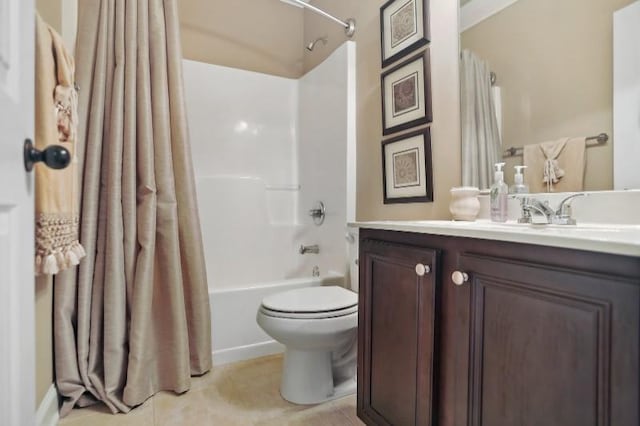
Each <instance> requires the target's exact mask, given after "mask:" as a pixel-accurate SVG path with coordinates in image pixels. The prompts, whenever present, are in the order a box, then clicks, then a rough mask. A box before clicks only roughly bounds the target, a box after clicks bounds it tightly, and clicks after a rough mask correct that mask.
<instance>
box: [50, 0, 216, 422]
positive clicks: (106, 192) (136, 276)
mask: <svg viewBox="0 0 640 426" xmlns="http://www.w3.org/2000/svg"><path fill="white" fill-rule="evenodd" d="M177 1H178V0H164V1H162V0H129V1H126V0H84V1H81V2H79V20H78V21H79V28H78V40H77V47H76V61H77V82H78V84H79V86H80V99H79V111H80V130H79V138H80V146H81V147H83V148H81V150H80V152H79V161H80V162H81V163H83V164H80V166H81V167H82V170H84V172H83V190H82V199H81V200H79V201H80V202H81V219H80V221H81V223H80V240H81V242H82V244H83V245H84V247H85V249H86V252H87V257H86V259H84V260H83V262H82V263H81V264H80V266H79V267H78V268H74V269H73V270H71V271H68V272H64V273H63V274H61V275H60V276H59V277H57V278H56V280H55V290H54V291H55V293H54V339H55V343H54V344H55V370H56V383H57V386H58V390H59V392H60V394H61V395H62V397H63V406H62V409H61V414H62V415H65V414H66V413H68V411H69V410H70V409H71V408H72V407H73V406H74V405H78V406H85V405H89V404H92V403H94V402H96V401H102V402H104V403H105V404H106V405H107V406H108V407H109V408H110V409H111V410H112V411H113V412H117V411H123V412H127V411H129V410H130V409H131V407H133V406H135V405H138V404H141V403H142V402H144V401H145V400H146V399H147V398H149V397H150V396H151V395H153V394H154V393H155V392H157V391H159V390H173V391H176V392H184V391H186V390H188V389H189V386H190V376H191V375H197V374H202V373H204V372H206V371H207V370H209V369H210V367H211V337H210V336H211V332H210V328H211V326H210V322H209V321H210V313H209V302H208V292H207V280H206V274H205V267H204V256H203V250H202V240H201V235H200V223H199V218H198V213H197V212H198V210H197V205H196V197H195V189H194V177H193V169H192V164H191V157H190V148H189V139H188V132H187V123H186V114H185V106H184V93H183V92H184V90H183V83H182V69H181V66H182V65H181V58H182V55H181V52H180V38H179V28H178V15H177Z"/></svg>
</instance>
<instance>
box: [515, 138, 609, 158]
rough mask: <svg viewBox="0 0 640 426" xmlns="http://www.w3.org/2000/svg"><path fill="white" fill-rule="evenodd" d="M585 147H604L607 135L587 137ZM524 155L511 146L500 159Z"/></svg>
mask: <svg viewBox="0 0 640 426" xmlns="http://www.w3.org/2000/svg"><path fill="white" fill-rule="evenodd" d="M586 141H587V146H588V147H589V146H598V145H604V144H605V143H607V142H608V141H609V135H608V134H606V133H600V134H599V135H598V136H589V137H588V138H587V139H586ZM523 153H524V148H522V147H515V146H512V147H511V148H507V149H506V150H505V151H504V153H503V154H502V158H506V157H519V156H521V155H522V154H523Z"/></svg>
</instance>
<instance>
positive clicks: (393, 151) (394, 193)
mask: <svg viewBox="0 0 640 426" xmlns="http://www.w3.org/2000/svg"><path fill="white" fill-rule="evenodd" d="M382 182H383V187H384V188H383V189H384V203H385V204H393V203H419V202H429V201H433V171H432V167H431V132H430V130H429V129H424V130H420V131H417V132H413V133H409V134H407V135H402V136H399V137H397V138H393V139H389V140H387V141H383V142H382Z"/></svg>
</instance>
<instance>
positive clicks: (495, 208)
mask: <svg viewBox="0 0 640 426" xmlns="http://www.w3.org/2000/svg"><path fill="white" fill-rule="evenodd" d="M494 167H495V168H496V172H495V175H494V182H493V185H491V220H492V221H493V222H506V221H507V196H508V194H509V187H508V186H507V184H506V183H504V172H503V171H502V168H503V167H504V163H496V164H495V165H494Z"/></svg>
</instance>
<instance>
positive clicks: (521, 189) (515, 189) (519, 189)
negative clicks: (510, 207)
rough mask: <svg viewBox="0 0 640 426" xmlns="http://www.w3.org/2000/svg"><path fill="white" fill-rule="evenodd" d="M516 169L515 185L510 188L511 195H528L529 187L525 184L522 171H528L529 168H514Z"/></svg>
mask: <svg viewBox="0 0 640 426" xmlns="http://www.w3.org/2000/svg"><path fill="white" fill-rule="evenodd" d="M513 168H514V169H516V174H515V176H514V177H513V185H511V188H509V193H511V194H528V193H529V185H527V184H526V183H524V175H523V174H522V170H523V169H526V168H527V166H513Z"/></svg>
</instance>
